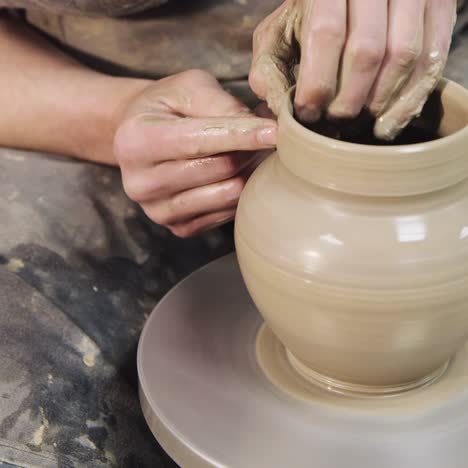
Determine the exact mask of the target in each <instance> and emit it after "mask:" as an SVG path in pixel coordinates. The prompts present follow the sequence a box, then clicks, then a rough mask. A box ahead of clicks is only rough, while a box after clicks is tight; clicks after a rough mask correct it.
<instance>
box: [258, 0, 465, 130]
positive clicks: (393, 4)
mask: <svg viewBox="0 0 468 468" xmlns="http://www.w3.org/2000/svg"><path fill="white" fill-rule="evenodd" d="M456 3H457V2H456V0H347V1H345V0H288V1H286V2H285V3H284V4H283V5H282V6H281V7H280V8H279V9H278V10H276V11H275V12H274V13H273V14H272V15H270V16H269V17H268V18H266V19H265V20H264V21H263V23H261V24H260V26H259V27H258V28H257V31H256V32H255V35H254V59H253V63H252V69H251V73H250V83H251V86H252V88H253V89H254V91H255V92H256V93H257V94H258V96H259V97H261V98H262V99H265V100H267V102H268V104H269V106H270V108H271V109H272V110H273V111H274V112H275V113H276V114H277V113H278V111H279V105H280V102H281V100H282V96H283V94H284V92H285V91H286V90H287V89H288V88H289V87H290V86H291V85H292V84H293V74H292V71H291V70H292V67H293V65H294V64H295V63H297V61H298V60H299V55H300V67H299V77H298V81H297V91H296V98H295V108H296V113H297V116H298V118H299V119H300V120H302V121H303V122H314V121H316V120H318V119H319V118H320V116H321V114H322V113H323V112H324V111H325V112H326V113H327V115H328V116H329V117H330V118H352V117H356V116H357V115H358V114H359V113H360V111H361V110H362V108H363V107H368V108H369V109H370V111H371V112H372V113H373V114H374V115H375V116H376V117H378V119H377V121H376V124H375V128H374V133H375V135H376V136H377V137H378V138H383V139H393V138H394V137H395V136H397V134H398V133H399V131H400V130H401V129H402V128H404V127H405V126H406V125H407V124H408V123H409V122H410V121H411V119H412V118H413V117H415V116H417V115H418V114H419V113H420V111H421V109H422V106H423V105H424V103H425V101H426V99H427V97H428V96H429V94H430V93H431V92H432V90H433V89H434V87H435V86H436V85H437V82H438V81H439V79H440V77H441V76H442V72H443V69H444V67H445V63H446V59H447V55H448V50H449V46H450V40H451V34H452V30H453V26H454V23H455V15H456ZM299 49H300V52H299Z"/></svg>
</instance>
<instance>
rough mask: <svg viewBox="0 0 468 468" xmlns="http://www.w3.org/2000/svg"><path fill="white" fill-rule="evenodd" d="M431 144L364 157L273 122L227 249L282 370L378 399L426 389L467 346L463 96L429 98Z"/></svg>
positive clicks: (283, 120) (452, 87)
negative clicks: (279, 347) (433, 109)
mask: <svg viewBox="0 0 468 468" xmlns="http://www.w3.org/2000/svg"><path fill="white" fill-rule="evenodd" d="M439 92H440V98H441V104H442V111H443V112H442V113H443V115H442V118H441V120H440V124H439V130H438V132H439V135H440V136H442V138H440V139H436V140H433V141H429V142H426V143H420V144H409V145H400V146H372V145H360V144H354V143H347V142H343V141H338V140H334V139H330V138H327V137H325V136H322V135H319V134H316V133H314V132H312V131H310V130H308V129H306V128H305V127H303V126H302V125H301V124H299V123H298V122H297V121H296V120H295V119H294V117H293V106H292V95H293V94H292V91H291V92H290V94H289V96H288V99H287V100H286V101H285V103H284V106H283V108H282V112H281V115H280V118H279V140H278V149H277V153H274V154H273V155H272V156H270V157H269V158H267V160H265V161H264V162H263V163H262V164H261V165H260V166H259V168H258V169H257V170H256V171H255V173H254V174H253V176H252V177H251V178H250V180H249V182H248V184H247V186H246V187H245V189H244V191H243V194H242V196H241V200H240V203H239V207H238V210H237V216H236V224H235V240H236V250H237V256H238V260H239V264H240V268H241V272H242V275H243V278H244V280H245V283H246V285H247V288H248V291H249V293H250V295H251V297H252V299H253V301H254V303H255V305H256V306H257V308H258V310H259V311H260V313H261V314H262V316H263V317H264V319H265V321H266V324H267V326H269V327H270V328H271V330H272V331H273V332H274V334H275V335H276V337H277V338H278V339H279V340H280V341H281V342H282V344H283V345H284V346H285V347H286V349H287V355H288V358H289V362H290V364H291V366H292V367H293V368H294V369H295V370H296V371H297V372H298V373H299V374H301V375H302V376H303V377H304V378H307V379H308V380H312V381H314V382H316V383H318V384H320V385H322V386H326V387H327V388H329V389H339V390H342V391H344V392H345V393H346V391H347V390H349V391H352V392H354V393H355V392H356V391H357V392H361V391H362V393H375V394H379V393H387V392H390V393H391V392H392V391H394V390H405V389H410V388H414V387H417V386H418V385H422V384H423V383H427V382H428V381H429V380H431V379H432V378H434V377H435V376H437V375H439V374H440V373H441V372H442V371H443V369H444V368H445V367H446V366H447V364H448V362H449V361H450V359H451V357H452V356H453V355H454V354H455V353H456V352H457V350H458V349H459V348H460V347H461V346H462V345H463V344H464V342H465V341H466V340H467V339H468V127H467V125H468V91H467V90H465V89H464V88H462V87H460V86H459V85H457V84H455V83H452V82H448V81H446V80H444V81H443V82H442V83H441V84H440V86H439Z"/></svg>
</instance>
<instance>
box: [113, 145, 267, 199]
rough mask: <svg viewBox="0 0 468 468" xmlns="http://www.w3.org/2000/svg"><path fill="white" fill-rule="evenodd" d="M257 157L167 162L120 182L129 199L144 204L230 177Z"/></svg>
mask: <svg viewBox="0 0 468 468" xmlns="http://www.w3.org/2000/svg"><path fill="white" fill-rule="evenodd" d="M257 158H258V155H257V154H255V153H251V152H233V153H225V154H220V155H215V156H209V157H206V158H201V159H191V160H188V161H184V160H182V161H167V162H164V163H162V164H157V165H155V166H153V167H151V168H147V169H144V170H135V171H127V172H126V173H125V174H123V177H122V179H123V184H124V188H125V191H126V193H127V195H128V196H129V197H130V198H131V199H132V200H134V201H136V202H138V203H147V202H150V201H153V200H156V199H166V198H168V197H170V196H171V195H173V194H176V193H179V192H183V191H186V190H188V189H191V188H194V187H199V186H203V185H209V184H213V183H215V182H220V181H222V180H226V179H229V178H232V177H234V176H235V175H237V174H238V173H239V172H241V171H242V170H243V169H245V168H246V166H248V165H250V164H252V163H254V162H256V159H257Z"/></svg>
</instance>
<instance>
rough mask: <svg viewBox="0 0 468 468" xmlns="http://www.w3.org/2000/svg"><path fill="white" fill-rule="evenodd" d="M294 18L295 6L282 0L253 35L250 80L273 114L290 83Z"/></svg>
mask: <svg viewBox="0 0 468 468" xmlns="http://www.w3.org/2000/svg"><path fill="white" fill-rule="evenodd" d="M291 3H292V2H290V4H291ZM295 21H296V15H295V10H294V7H293V6H292V7H291V6H290V7H289V8H287V7H286V3H285V4H283V5H282V6H281V7H279V8H278V9H277V10H276V11H274V12H273V13H272V14H271V15H270V16H268V17H267V18H266V19H265V20H264V21H262V23H260V25H259V26H258V27H257V29H256V30H255V33H254V37H253V58H252V66H251V69H250V74H249V84H250V87H251V88H252V90H253V91H254V93H255V94H256V95H257V96H258V97H259V98H260V99H262V100H264V101H266V102H267V104H268V107H269V108H270V109H271V110H272V112H273V113H274V114H275V115H278V114H279V111H280V107H281V103H282V100H283V97H284V94H285V93H286V91H287V90H288V89H289V88H290V87H291V86H292V84H293V77H292V72H291V70H290V66H291V62H292V61H293V58H294V54H295V51H294V46H293V41H294V26H295Z"/></svg>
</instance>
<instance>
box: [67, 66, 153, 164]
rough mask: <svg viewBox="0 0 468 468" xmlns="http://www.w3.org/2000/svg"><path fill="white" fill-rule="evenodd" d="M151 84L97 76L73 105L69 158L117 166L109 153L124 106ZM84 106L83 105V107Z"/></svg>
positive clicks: (124, 111) (129, 79) (145, 81)
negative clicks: (74, 117)
mask: <svg viewBox="0 0 468 468" xmlns="http://www.w3.org/2000/svg"><path fill="white" fill-rule="evenodd" d="M151 83H152V82H151V81H149V80H140V79H133V78H118V77H111V76H107V75H101V74H99V75H97V76H96V77H95V78H94V80H93V82H92V83H90V88H92V89H89V90H87V91H88V92H87V96H86V97H84V99H85V100H89V102H88V104H86V102H84V103H83V101H82V100H81V105H80V106H77V109H76V121H77V125H76V126H75V127H74V130H73V132H74V137H73V141H74V145H73V146H74V150H73V156H75V157H77V158H80V159H88V160H91V161H96V162H100V163H104V164H111V165H115V164H117V161H116V159H115V156H114V153H113V143H114V136H115V133H116V131H117V129H118V127H119V125H120V123H121V122H122V120H123V118H124V115H125V113H126V111H127V108H128V106H129V105H130V103H131V102H132V101H133V99H134V98H135V97H136V96H137V95H138V94H140V93H141V92H142V91H143V90H144V89H145V88H146V87H147V86H149V85H150V84H151ZM83 104H84V105H83Z"/></svg>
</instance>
